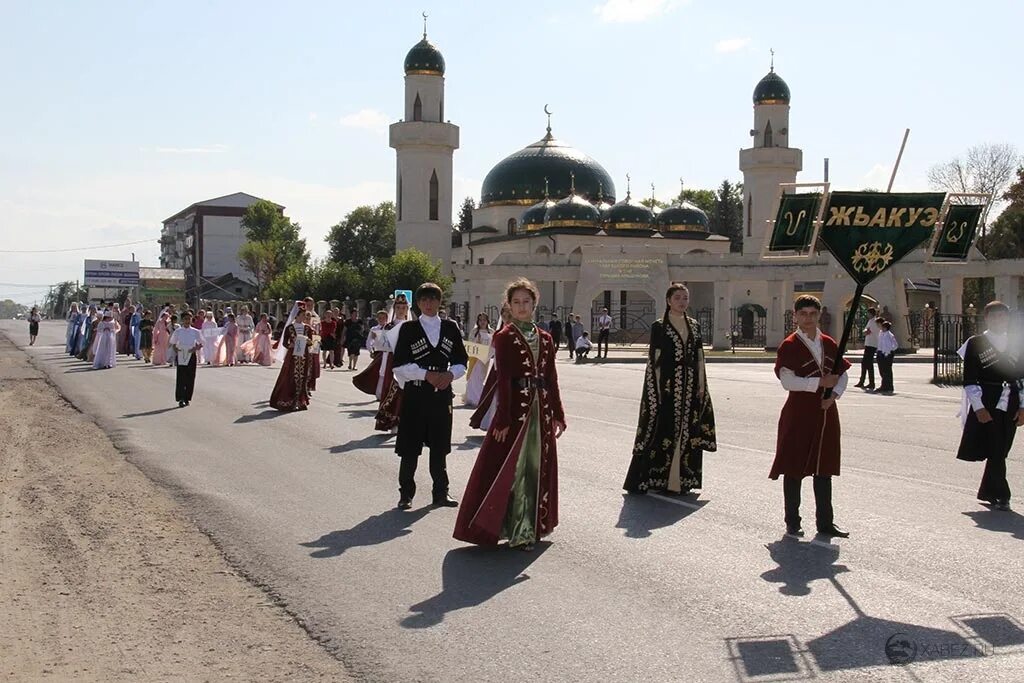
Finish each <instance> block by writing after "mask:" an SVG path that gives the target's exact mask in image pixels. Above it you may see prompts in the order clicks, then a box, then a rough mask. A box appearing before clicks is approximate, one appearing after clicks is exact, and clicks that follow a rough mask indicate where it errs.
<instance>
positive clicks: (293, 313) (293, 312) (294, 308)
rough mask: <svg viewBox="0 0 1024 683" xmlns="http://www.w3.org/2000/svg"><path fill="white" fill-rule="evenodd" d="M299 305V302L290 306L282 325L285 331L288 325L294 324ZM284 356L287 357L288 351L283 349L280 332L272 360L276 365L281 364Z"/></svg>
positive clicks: (282, 334)
mask: <svg viewBox="0 0 1024 683" xmlns="http://www.w3.org/2000/svg"><path fill="white" fill-rule="evenodd" d="M301 305H302V302H301V301H296V302H295V303H294V304H292V310H291V311H290V312H289V313H288V320H287V321H286V322H285V324H284V329H285V330H287V329H288V326H289V325H291V324H292V323H293V322H295V316H297V315H298V314H299V306H301ZM286 355H288V349H286V348H285V347H284V332H281V339H280V341H278V343H277V351H276V352H275V353H274V358H276V359H277V362H278V363H283V362H284V357H285V356H286Z"/></svg>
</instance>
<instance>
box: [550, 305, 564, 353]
mask: <svg viewBox="0 0 1024 683" xmlns="http://www.w3.org/2000/svg"><path fill="white" fill-rule="evenodd" d="M548 334H550V335H551V343H552V344H554V345H555V352H556V353H557V351H558V347H559V346H561V345H562V321H561V320H559V319H558V316H556V315H555V314H554V313H552V314H551V322H549V323H548Z"/></svg>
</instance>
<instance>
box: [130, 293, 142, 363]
mask: <svg viewBox="0 0 1024 683" xmlns="http://www.w3.org/2000/svg"><path fill="white" fill-rule="evenodd" d="M128 312H129V313H130V314H131V328H130V329H129V330H128V335H129V336H130V337H131V350H130V351H131V353H133V354H135V360H142V304H139V305H138V306H130V307H129V308H128Z"/></svg>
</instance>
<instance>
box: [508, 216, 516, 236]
mask: <svg viewBox="0 0 1024 683" xmlns="http://www.w3.org/2000/svg"><path fill="white" fill-rule="evenodd" d="M508 234H510V235H514V234H516V219H515V218H509V219H508Z"/></svg>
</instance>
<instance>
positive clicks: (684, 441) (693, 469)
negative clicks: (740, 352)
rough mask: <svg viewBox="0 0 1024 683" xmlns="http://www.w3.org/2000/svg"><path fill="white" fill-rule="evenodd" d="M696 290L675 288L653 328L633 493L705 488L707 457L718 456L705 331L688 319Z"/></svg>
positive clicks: (632, 467) (629, 486) (630, 478)
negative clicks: (708, 453) (711, 453)
mask: <svg viewBox="0 0 1024 683" xmlns="http://www.w3.org/2000/svg"><path fill="white" fill-rule="evenodd" d="M689 305H690V290H689V289H687V287H686V285H684V284H682V283H679V282H674V283H672V285H671V286H670V287H669V288H668V291H667V292H666V293H665V315H664V316H663V317H662V319H661V320H658V321H655V322H654V324H652V325H651V342H650V347H649V348H648V355H647V372H646V373H645V375H644V390H643V395H642V396H641V399H640V420H639V424H638V425H637V430H636V441H635V443H634V446H633V460H632V462H631V463H630V464H629V471H628V473H627V474H626V481H625V483H624V484H623V485H622V487H623V488H624V489H626V490H627V491H629V492H631V493H646V492H647V491H652V490H653V491H664V492H667V493H672V494H676V495H686V494H688V493H689V492H690V491H691V490H692V489H699V488H701V486H702V474H703V460H704V451H714V450H717V448H718V447H717V443H716V441H715V414H714V411H713V409H712V406H711V395H710V394H709V393H708V389H707V377H706V375H705V373H704V348H703V341H704V340H703V338H702V337H701V330H700V325H699V324H698V323H697V321H696V320H694V319H693V318H691V317H690V316H688V315H686V309H687V307H688V306H689Z"/></svg>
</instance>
